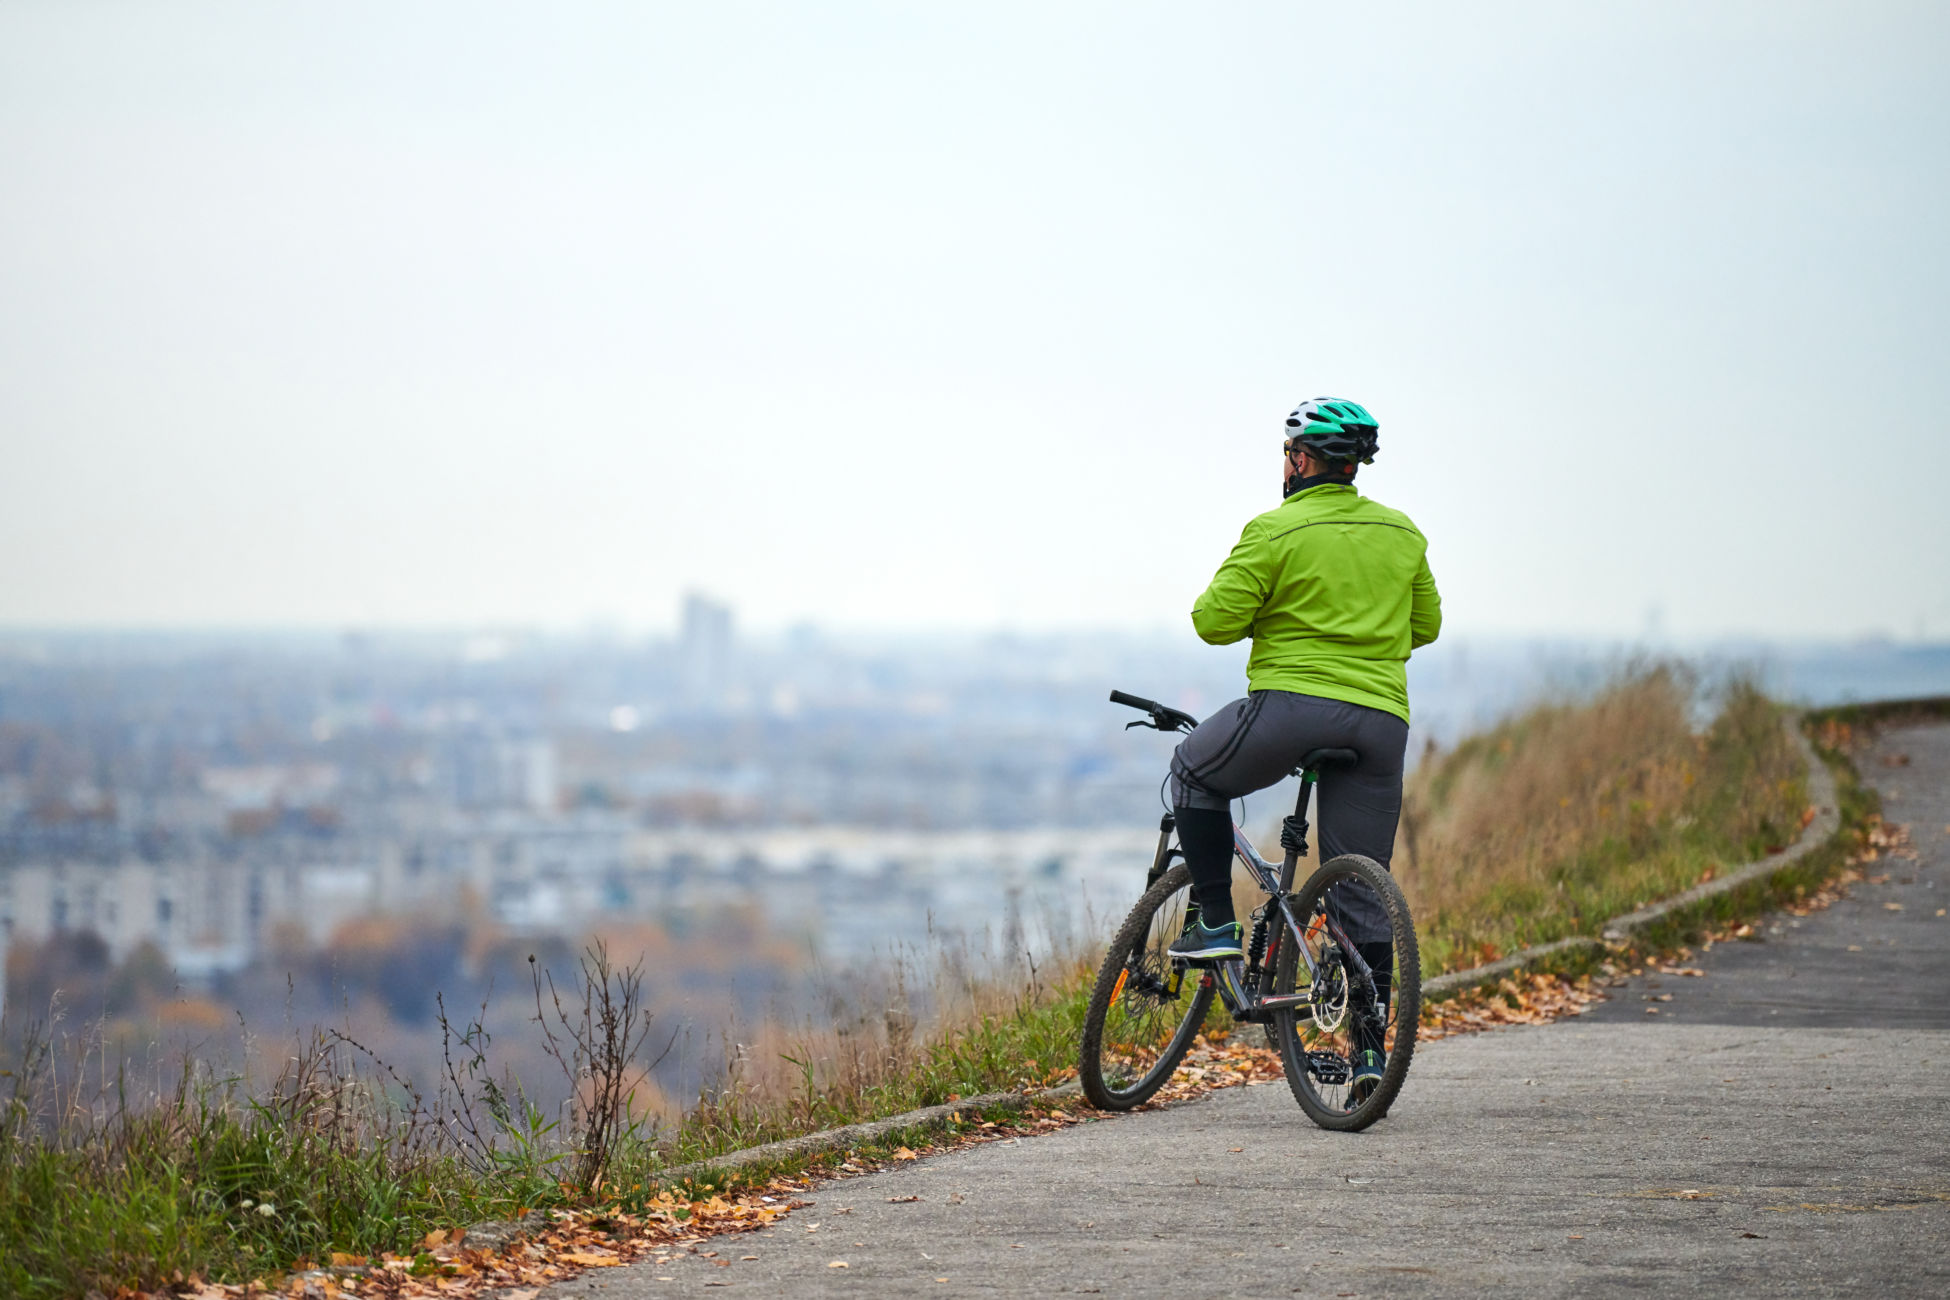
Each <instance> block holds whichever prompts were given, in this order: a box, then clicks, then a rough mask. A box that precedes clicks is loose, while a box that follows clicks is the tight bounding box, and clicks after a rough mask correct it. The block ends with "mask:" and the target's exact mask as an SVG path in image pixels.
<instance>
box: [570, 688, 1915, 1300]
mask: <svg viewBox="0 0 1950 1300" xmlns="http://www.w3.org/2000/svg"><path fill="white" fill-rule="evenodd" d="M1896 754H1906V755H1908V756H1909V759H1910V761H1909V763H1908V764H1907V765H1905V766H1888V765H1885V764H1884V762H1883V761H1882V760H1883V759H1884V757H1885V756H1893V755H1896ZM1892 761H1893V757H1892ZM1863 770H1864V773H1865V775H1866V776H1867V777H1868V778H1869V779H1870V780H1871V781H1873V782H1874V783H1875V784H1876V785H1877V787H1878V788H1879V789H1881V790H1882V791H1883V793H1884V798H1885V800H1886V801H1887V802H1886V805H1885V806H1886V812H1887V816H1888V817H1889V818H1890V820H1892V821H1902V822H1907V823H1909V825H1910V827H1911V833H1912V836H1913V838H1914V841H1915V845H1916V848H1917V850H1918V851H1919V853H1920V855H1921V856H1920V858H1919V859H1918V860H1916V861H1907V860H1902V859H1895V860H1888V859H1885V861H1884V862H1882V863H1878V864H1876V866H1875V867H1874V868H1872V870H1875V871H1876V872H1877V873H1878V874H1881V873H1883V872H1886V873H1887V875H1888V877H1889V878H1888V880H1887V881H1886V882H1884V883H1879V884H1865V885H1861V886H1857V887H1856V889H1855V891H1854V893H1853V895H1852V896H1851V897H1850V898H1848V899H1845V900H1843V901H1842V902H1841V903H1838V904H1837V905H1835V906H1834V907H1833V908H1831V909H1829V910H1827V911H1824V912H1820V913H1816V914H1814V915H1812V916H1809V917H1806V918H1793V917H1780V918H1775V919H1773V920H1770V921H1769V922H1768V923H1767V924H1766V925H1765V926H1763V927H1761V929H1760V932H1759V935H1758V938H1757V941H1755V942H1751V943H1737V944H1725V945H1720V946H1718V947H1716V948H1714V950H1713V951H1712V952H1711V953H1708V954H1705V955H1704V956H1702V957H1701V958H1700V959H1699V960H1698V961H1697V963H1696V964H1697V965H1698V966H1699V967H1700V968H1702V969H1704V970H1705V971H1707V974H1706V975H1705V976H1704V977H1703V978H1680V977H1660V978H1654V979H1645V980H1640V981H1636V982H1634V983H1633V984H1632V985H1630V986H1628V987H1624V988H1620V989H1618V990H1616V991H1615V996H1614V999H1613V1001H1611V1002H1610V1003H1608V1004H1606V1005H1605V1006H1603V1007H1602V1008H1598V1009H1596V1010H1594V1012H1593V1013H1591V1014H1589V1015H1587V1016H1584V1017H1582V1018H1579V1019H1576V1020H1570V1021H1566V1022H1562V1023H1560V1024H1556V1025H1550V1026H1543V1027H1537V1028H1522V1029H1510V1030H1504V1031H1501V1032H1496V1033H1489V1034H1482V1035H1477V1036H1474V1037H1468V1038H1458V1039H1448V1040H1444V1041H1442V1042H1440V1043H1435V1044H1431V1045H1430V1046H1429V1047H1427V1048H1426V1049H1425V1051H1424V1052H1422V1053H1420V1054H1418V1056H1417V1058H1416V1062H1415V1069H1414V1072H1413V1073H1412V1074H1411V1075H1410V1076H1409V1081H1408V1086H1407V1088H1406V1089H1405V1090H1404V1092H1403V1094H1402V1098H1401V1100H1400V1101H1399V1102H1397V1103H1396V1105H1395V1108H1394V1111H1393V1113H1392V1114H1391V1115H1390V1117H1389V1118H1388V1119H1387V1120H1384V1121H1383V1122H1382V1123H1380V1124H1379V1125H1377V1126H1375V1127H1374V1128H1373V1129H1370V1130H1369V1131H1368V1132H1367V1133H1365V1134H1361V1135H1356V1136H1340V1135H1335V1134H1330V1133H1324V1132H1321V1131H1320V1130H1318V1129H1316V1128H1314V1127H1313V1126H1312V1125H1311V1124H1309V1123H1307V1122H1306V1120H1305V1119H1304V1117H1302V1115H1301V1114H1300V1111H1299V1109H1298V1108H1297V1107H1296V1106H1295V1105H1294V1103H1293V1100H1292V1097H1291V1096H1290V1095H1289V1093H1288V1092H1287V1090H1286V1087H1285V1085H1284V1084H1272V1085H1265V1086H1256V1087H1248V1088H1235V1089H1231V1090H1229V1091H1226V1092H1222V1093H1218V1094H1215V1095H1213V1096H1212V1097H1210V1098H1208V1099H1206V1100H1203V1101H1200V1102H1196V1103H1193V1104H1189V1105H1184V1106H1179V1107H1175V1108H1171V1109H1167V1110H1163V1111H1156V1112H1149V1113H1145V1114H1139V1115H1134V1116H1125V1117H1118V1118H1114V1119H1107V1120H1104V1121H1103V1122H1100V1123H1092V1124H1087V1125H1082V1126H1078V1127H1073V1128H1069V1129H1065V1130H1063V1131H1061V1132H1058V1133H1055V1134H1052V1135H1051V1136H1048V1137H1042V1138H1031V1139H1025V1140H1021V1141H1018V1142H1013V1143H997V1144H989V1145H985V1146H981V1147H977V1148H974V1149H971V1150H967V1151H962V1152H958V1153H954V1154H951V1155H946V1156H941V1157H936V1158H934V1159H930V1160H926V1161H923V1162H920V1163H919V1164H916V1165H906V1166H901V1167H898V1168H895V1169H890V1170H888V1171H886V1172H883V1173H878V1174H873V1175H870V1176H866V1177H862V1178H857V1179H850V1180H847V1181H844V1182H838V1183H833V1184H830V1185H828V1186H827V1187H825V1188H823V1189H821V1190H820V1191H819V1192H818V1193H817V1194H816V1196H815V1198H814V1199H815V1200H816V1205H815V1207H814V1208H812V1209H809V1210H802V1211H799V1212H798V1213H796V1214H794V1215H792V1216H791V1217H790V1218H788V1219H787V1220H785V1221H784V1222H783V1223H782V1224H781V1225H780V1226H778V1227H777V1228H775V1229H772V1230H770V1231H768V1232H765V1233H761V1234H752V1235H747V1236H743V1237H729V1238H724V1239H721V1240H720V1241H719V1242H716V1243H713V1244H714V1245H715V1246H716V1248H717V1249H718V1251H719V1253H720V1255H721V1257H723V1258H728V1259H730V1260H732V1261H734V1262H732V1263H731V1264H730V1266H729V1267H720V1266H718V1265H717V1264H715V1263H713V1262H712V1261H709V1260H704V1259H699V1258H694V1257H683V1258H680V1259H678V1260H677V1261H675V1262H673V1263H672V1264H669V1265H663V1266H657V1265H650V1264H642V1265H636V1266H633V1267H631V1268H628V1269H618V1270H614V1271H605V1272H602V1273H599V1274H595V1275H592V1276H590V1277H587V1278H584V1279H581V1280H578V1281H577V1282H575V1283H571V1284H565V1285H563V1286H561V1287H558V1288H555V1294H557V1295H563V1296H569V1295H573V1296H577V1297H581V1296H583V1295H601V1296H602V1297H605V1300H608V1298H609V1297H619V1298H622V1297H635V1296H640V1295H652V1296H654V1295H662V1294H671V1293H678V1292H686V1293H688V1292H691V1291H694V1290H702V1289H703V1288H704V1287H706V1286H709V1287H710V1288H711V1289H712V1291H713V1293H714V1294H726V1293H733V1294H735V1293H746V1294H763V1295H781V1294H792V1295H795V1296H797V1295H871V1296H895V1295H901V1296H905V1295H912V1294H917V1293H928V1294H936V1295H944V1296H945V1295H976V1294H982V1295H997V1294H1000V1295H1019V1294H1036V1293H1086V1294H1092V1293H1094V1294H1103V1295H1124V1296H1144V1295H1185V1296H1225V1295H1247V1294H1252V1295H1268V1294H1280V1295H1285V1294H1295V1293H1299V1294H1306V1295H1320V1296H1366V1295H1475V1294H1485V1293H1496V1294H1501V1295H1510V1294H1518V1295H1553V1296H1556V1295H1566V1294H1571V1293H1574V1292H1575V1293H1581V1294H1593V1293H1595V1294H1624V1293H1634V1294H1650V1295H1716V1296H1718V1295H1726V1294H1743V1295H1745V1294H1759V1295H1842V1294H1849V1295H1857V1294H1861V1293H1862V1292H1863V1288H1870V1290H1869V1291H1868V1293H1869V1294H1875V1295H1882V1296H1887V1295H1897V1296H1944V1295H1950V918H1946V917H1943V916H1938V915H1937V914H1936V913H1937V909H1938V908H1939V907H1943V906H1946V905H1950V727H1932V728H1927V729H1912V730H1908V731H1903V732H1897V733H1891V734H1890V735H1889V736H1887V737H1886V738H1885V740H1884V741H1883V742H1882V745H1881V749H1880V750H1879V751H1878V752H1877V753H1875V754H1872V755H1870V756H1869V757H1868V759H1867V760H1866V762H1865V763H1864V766H1863ZM1889 904H1900V905H1901V910H1900V911H1898V910H1894V909H1892V908H1891V907H1889V906H1888V905H1889ZM1668 995H1669V996H1670V999H1671V1000H1670V1001H1662V1000H1648V999H1663V998H1665V997H1667V996H1668ZM1648 1007H1652V1008H1656V1009H1657V1013H1656V1014H1647V1008H1648ZM1234 1148H1238V1150H1236V1151H1235V1150H1233V1149H1234ZM913 1196H918V1197H920V1198H921V1199H920V1200H918V1201H896V1200H895V1198H903V1197H913ZM708 1248H709V1247H707V1249H708ZM743 1255H756V1256H757V1257H758V1258H757V1259H756V1260H752V1261H744V1260H740V1259H739V1257H740V1256H743ZM836 1260H844V1261H845V1262H846V1264H847V1267H846V1268H844V1269H837V1268H832V1267H829V1265H830V1264H831V1263H832V1262H833V1261H836ZM666 1278H667V1279H670V1280H668V1281H664V1280H659V1279H666ZM944 1279H945V1280H944Z"/></svg>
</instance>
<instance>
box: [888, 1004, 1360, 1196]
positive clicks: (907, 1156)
mask: <svg viewBox="0 0 1950 1300" xmlns="http://www.w3.org/2000/svg"><path fill="white" fill-rule="evenodd" d="M1362 987H1363V988H1365V987H1367V986H1366V985H1363V986H1362ZM1376 996H1377V997H1379V996H1380V995H1379V994H1376ZM894 1159H896V1160H918V1159H920V1157H919V1156H917V1155H915V1154H914V1153H913V1152H912V1151H910V1150H908V1149H907V1148H906V1147H902V1148H901V1149H900V1150H898V1151H896V1152H894Z"/></svg>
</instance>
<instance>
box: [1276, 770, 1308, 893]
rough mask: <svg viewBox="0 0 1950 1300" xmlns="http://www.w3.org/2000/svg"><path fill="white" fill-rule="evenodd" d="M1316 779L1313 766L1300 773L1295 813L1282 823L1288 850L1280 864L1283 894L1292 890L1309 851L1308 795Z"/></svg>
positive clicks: (1294, 804)
mask: <svg viewBox="0 0 1950 1300" xmlns="http://www.w3.org/2000/svg"><path fill="white" fill-rule="evenodd" d="M1316 779H1317V778H1316V774H1315V772H1314V770H1313V769H1312V768H1307V769H1305V770H1304V771H1302V772H1301V773H1300V797H1299V798H1298V799H1296V800H1295V801H1294V803H1293V815H1292V816H1291V817H1288V818H1286V819H1285V820H1284V821H1282V822H1281V823H1280V847H1281V848H1283V849H1285V850H1286V861H1284V862H1282V863H1281V864H1280V892H1281V893H1282V894H1284V893H1287V892H1289V891H1290V890H1292V888H1293V873H1294V872H1295V871H1296V870H1297V869H1298V868H1299V865H1300V859H1301V858H1303V857H1305V856H1306V853H1307V796H1308V795H1309V794H1311V793H1313V788H1314V781H1315V780H1316Z"/></svg>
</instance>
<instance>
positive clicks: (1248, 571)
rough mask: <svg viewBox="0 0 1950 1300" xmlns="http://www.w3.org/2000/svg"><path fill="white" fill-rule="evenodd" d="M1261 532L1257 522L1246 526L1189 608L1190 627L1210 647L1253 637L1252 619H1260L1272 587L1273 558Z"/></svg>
mask: <svg viewBox="0 0 1950 1300" xmlns="http://www.w3.org/2000/svg"><path fill="white" fill-rule="evenodd" d="M1264 531H1265V530H1264V529H1263V528H1261V527H1260V525H1259V520H1257V519H1255V520H1253V521H1252V522H1251V523H1249V524H1247V525H1246V530H1245V531H1244V532H1242V533H1240V534H1239V544H1238V545H1236V546H1234V547H1233V548H1232V554H1230V555H1228V556H1226V562H1225V563H1224V564H1221V565H1220V566H1219V571H1218V572H1217V573H1216V574H1214V575H1213V576H1212V585H1211V586H1209V587H1207V588H1206V589H1205V594H1204V595H1203V596H1200V597H1199V598H1198V604H1196V605H1194V606H1193V607H1192V628H1193V630H1194V631H1196V632H1197V633H1198V636H1199V640H1201V641H1204V642H1206V643H1207V644H1209V645H1231V644H1232V643H1233V642H1234V641H1238V640H1241V639H1243V638H1245V637H1249V636H1251V635H1252V634H1253V620H1254V619H1256V618H1258V617H1259V610H1260V606H1261V605H1263V604H1265V603H1266V593H1267V592H1268V591H1270V590H1272V585H1273V584H1272V573H1271V571H1270V570H1271V563H1272V556H1271V555H1270V554H1269V548H1268V547H1267V546H1265V545H1264V544H1263V541H1262V538H1261V534H1262V533H1263V532H1264Z"/></svg>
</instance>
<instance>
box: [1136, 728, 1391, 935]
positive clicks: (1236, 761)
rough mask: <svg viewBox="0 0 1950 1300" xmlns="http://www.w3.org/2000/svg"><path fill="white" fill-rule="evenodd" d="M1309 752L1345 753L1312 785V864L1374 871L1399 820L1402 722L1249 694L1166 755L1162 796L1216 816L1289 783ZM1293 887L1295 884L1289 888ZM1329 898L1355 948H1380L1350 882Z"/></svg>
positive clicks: (1376, 918) (1368, 896)
mask: <svg viewBox="0 0 1950 1300" xmlns="http://www.w3.org/2000/svg"><path fill="white" fill-rule="evenodd" d="M1310 749H1351V750H1353V751H1354V752H1355V753H1357V754H1359V755H1360V756H1361V761H1360V762H1358V763H1356V764H1354V765H1353V766H1352V767H1334V768H1328V769H1327V770H1326V771H1324V772H1322V773H1321V774H1320V784H1319V785H1318V786H1316V787H1315V800H1316V802H1315V813H1316V816H1315V821H1316V823H1317V824H1316V827H1315V834H1316V835H1317V837H1318V839H1319V844H1320V849H1319V852H1320V861H1322V862H1325V861H1327V860H1328V859H1329V858H1335V857H1339V856H1340V855H1341V854H1343V853H1359V854H1360V855H1362V856H1363V857H1368V858H1373V859H1374V860H1375V861H1376V862H1379V863H1380V864H1381V865H1382V866H1383V867H1386V866H1387V865H1388V863H1389V860H1390V859H1391V858H1393V857H1394V853H1395V827H1396V825H1397V823H1399V822H1400V820H1401V814H1402V759H1403V756H1404V755H1405V754H1406V753H1407V750H1408V724H1407V723H1406V722H1403V721H1402V720H1401V719H1400V718H1398V717H1396V716H1395V715H1394V714H1392V713H1388V712H1385V711H1383V710H1381V709H1370V708H1368V707H1366V706H1365V705H1360V704H1348V703H1346V702H1345V701H1342V700H1329V699H1323V698H1321V697H1320V696H1317V695H1296V694H1294V693H1293V692H1292V691H1254V692H1252V693H1251V694H1250V695H1248V696H1247V697H1246V698H1245V699H1243V700H1234V701H1233V702H1232V703H1230V704H1228V705H1226V706H1225V707H1224V708H1222V709H1220V710H1219V711H1218V712H1217V713H1215V714H1213V715H1212V716H1211V717H1209V718H1207V719H1206V720H1205V721H1204V722H1201V723H1200V724H1199V725H1198V727H1197V728H1196V729H1195V730H1194V731H1193V732H1192V734H1191V735H1189V736H1187V737H1185V739H1184V740H1183V741H1181V742H1180V743H1179V745H1178V748H1177V750H1176V751H1174V752H1173V754H1172V756H1171V798H1172V803H1173V804H1174V805H1175V806H1177V807H1180V808H1216V809H1219V810H1221V811H1224V810H1226V809H1228V808H1229V807H1231V804H1232V801H1233V800H1234V799H1237V798H1239V797H1240V796H1241V795H1248V794H1251V793H1253V792H1254V791H1256V790H1264V789H1265V788H1266V787H1268V786H1270V785H1274V784H1276V783H1278V782H1279V781H1281V780H1283V779H1284V778H1286V777H1287V776H1289V775H1291V774H1292V772H1293V769H1294V768H1295V767H1297V766H1298V765H1299V763H1300V756H1301V755H1302V754H1305V753H1306V752H1307V751H1308V750H1310ZM1296 883H1298V882H1296ZM1334 893H1335V895H1336V897H1334V898H1332V899H1330V900H1329V902H1330V904H1332V905H1333V911H1334V912H1335V914H1336V915H1335V919H1336V920H1337V921H1338V922H1339V923H1340V925H1341V926H1342V927H1343V928H1344V929H1346V931H1347V933H1348V937H1349V938H1350V939H1352V940H1354V942H1356V943H1387V942H1388V941H1389V940H1390V938H1391V937H1392V934H1391V931H1390V927H1389V924H1388V914H1387V913H1386V912H1385V911H1383V910H1382V907H1381V900H1380V899H1378V898H1376V897H1375V895H1374V891H1373V890H1371V889H1369V888H1368V887H1367V886H1366V885H1363V884H1361V883H1360V882H1358V881H1353V882H1349V883H1348V884H1347V885H1344V886H1340V887H1337V888H1336V889H1335V891H1334Z"/></svg>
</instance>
